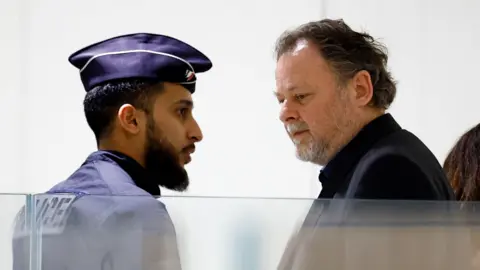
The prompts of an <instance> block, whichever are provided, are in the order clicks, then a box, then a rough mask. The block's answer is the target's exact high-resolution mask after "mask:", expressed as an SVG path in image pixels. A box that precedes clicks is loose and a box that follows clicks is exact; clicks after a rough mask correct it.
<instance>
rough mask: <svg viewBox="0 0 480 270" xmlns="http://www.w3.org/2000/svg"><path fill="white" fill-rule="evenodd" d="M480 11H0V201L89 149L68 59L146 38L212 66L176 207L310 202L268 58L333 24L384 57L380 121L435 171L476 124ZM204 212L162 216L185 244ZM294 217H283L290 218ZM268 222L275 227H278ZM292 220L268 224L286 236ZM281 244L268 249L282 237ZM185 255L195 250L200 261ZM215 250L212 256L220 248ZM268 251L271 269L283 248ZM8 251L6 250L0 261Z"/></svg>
mask: <svg viewBox="0 0 480 270" xmlns="http://www.w3.org/2000/svg"><path fill="white" fill-rule="evenodd" d="M479 12H480V2H478V1H475V0H459V1H457V2H455V4H454V2H453V1H446V0H437V1H427V0H423V1H417V0H405V1H381V0H364V1H355V0H335V1H333V0H331V1H323V2H322V1H319V0H299V1H291V0H290V1H287V0H280V1H279V0H263V1H252V0H245V1H220V0H202V1H186V0H184V1H148V0H137V1H127V0H115V1H113V0H103V1H93V0H82V1H60V0H44V1H33V0H18V1H13V0H3V1H2V2H1V3H0V22H1V23H0V34H1V37H2V40H1V41H2V42H1V43H0V48H1V51H0V54H1V59H2V64H1V65H0V76H1V79H2V80H1V81H2V84H1V89H0V115H1V116H2V120H3V121H2V123H1V129H0V149H2V155H1V156H0V159H1V160H0V164H1V169H0V179H1V181H0V191H1V192H44V191H46V190H48V189H49V188H50V187H51V186H52V185H54V184H55V183H57V182H59V181H62V180H64V179H65V178H67V177H68V176H69V175H70V174H71V173H72V172H73V171H74V170H75V169H76V168H77V167H78V166H79V165H80V164H81V163H82V162H83V161H84V159H85V158H86V156H87V155H88V154H89V153H91V152H92V151H94V150H95V141H94V136H93V134H92V132H91V131H90V130H89V128H88V126H87V124H86V121H85V119H84V115H83V108H82V101H83V97H84V94H85V92H84V90H83V88H82V84H81V82H80V77H79V74H78V70H76V69H75V68H74V67H72V66H70V64H69V63H68V61H67V57H68V56H69V55H70V54H71V53H72V52H74V51H75V50H77V49H80V48H82V47H83V46H85V45H88V44H90V43H93V42H96V41H99V40H102V39H105V38H108V37H112V36H115V35H119V34H126V33H131V32H155V33H163V34H168V35H172V36H175V37H177V38H179V39H182V40H184V41H186V42H189V43H191V44H192V45H194V46H195V47H197V48H199V49H200V50H201V51H203V52H204V53H205V54H207V55H208V56H209V57H210V58H211V59H212V61H213V63H214V67H213V69H212V70H211V71H210V72H208V73H206V74H201V75H199V77H198V79H199V82H198V86H197V92H196V93H195V94H194V99H195V102H196V109H195V113H196V117H197V119H198V121H199V123H200V125H201V127H202V129H203V132H204V135H205V138H204V141H203V142H202V143H201V144H199V145H198V148H197V150H198V151H197V152H196V153H195V155H194V162H192V164H191V165H189V166H188V170H189V173H190V176H191V182H192V185H191V188H190V190H189V191H188V192H187V193H186V195H200V196H248V197H283V198H285V197H300V198H312V197H315V196H316V195H317V194H318V191H319V190H320V186H319V183H318V181H317V174H318V170H319V168H316V167H315V166H313V165H310V164H304V163H301V162H299V161H297V160H296V158H295V156H294V151H293V147H292V144H291V142H290V141H289V139H288V138H287V136H286V135H285V132H284V130H283V127H282V125H281V123H280V121H279V120H278V109H279V107H278V105H277V103H276V101H275V98H274V97H273V95H272V91H273V90H274V87H275V82H274V66H275V62H274V58H273V45H274V42H275V39H276V38H277V37H278V35H279V34H280V33H281V32H282V31H283V30H285V29H286V28H289V27H293V26H296V25H298V24H300V23H304V22H307V21H310V20H316V19H320V18H322V17H325V16H326V17H330V18H343V19H345V21H346V22H347V23H348V24H350V25H351V26H352V27H353V28H354V29H356V30H362V29H364V30H368V31H369V32H370V33H371V34H372V35H373V36H375V37H378V38H380V39H381V40H382V41H383V42H384V43H385V44H386V45H387V46H388V48H389V51H390V65H389V66H390V68H391V70H392V72H393V75H394V76H395V77H396V79H397V80H398V81H399V86H398V96H397V99H396V101H395V102H394V105H393V107H392V108H391V110H390V112H391V113H392V114H393V115H394V117H395V118H396V119H397V120H398V122H399V123H400V124H401V125H402V126H403V127H404V128H407V129H409V130H410V131H412V132H413V133H415V134H416V135H417V136H418V137H420V139H422V140H423V141H424V143H425V144H426V145H427V146H428V147H430V149H431V150H432V151H433V153H434V154H435V155H436V157H437V158H438V159H439V161H440V162H443V160H444V158H445V156H446V154H447V152H448V151H449V149H450V147H451V146H452V145H453V143H454V142H455V140H456V139H457V138H458V136H460V135H461V134H462V133H463V132H464V131H466V130H467V129H469V128H470V127H471V126H473V125H475V124H476V123H477V122H478V121H479V115H480V114H479V108H478V107H479V106H478V100H479V94H478V93H479V91H480V89H479V87H477V85H478V77H479V76H478V74H477V73H478V67H477V65H478V64H477V63H478V62H479V60H480V50H478V47H479V45H480V34H479V32H478V29H479V28H480V19H477V14H478V13H479ZM164 194H173V193H171V192H166V191H164ZM180 205H181V207H180ZM201 205H205V204H198V205H197V204H195V203H194V202H191V203H187V201H185V202H184V203H182V204H175V203H174V204H173V205H172V206H170V209H171V211H172V212H173V214H172V215H173V216H174V219H175V217H177V219H175V220H176V223H182V224H183V227H182V225H178V226H179V227H182V228H183V229H182V230H183V231H185V232H186V231H189V232H190V235H191V234H195V231H196V230H203V229H204V228H207V227H209V226H210V225H208V222H207V223H202V226H204V227H202V226H201V227H199V224H198V220H197V219H194V218H193V217H191V216H189V215H188V214H187V213H194V212H195V211H196V210H195V209H199V211H200V210H201V209H200V208H199V207H201ZM12 207H13V206H12ZM195 207H197V208H195ZM259 207H260V206H259ZM292 207H293V206H292ZM301 209H303V206H302V207H299V208H298V211H294V210H292V209H289V211H287V212H288V213H290V214H292V213H295V212H298V213H299V215H300V213H301V211H300V210H301ZM277 210H278V211H277V212H275V213H272V217H271V220H275V218H276V219H277V221H280V220H287V219H286V218H285V216H282V211H281V208H278V209H277ZM203 211H206V209H203ZM245 211H246V212H248V211H249V208H245ZM206 212H208V211H206ZM210 214H211V215H213V214H214V213H210ZM292 215H293V214H292ZM258 216H259V217H260V216H261V215H260V214H259V215H258ZM297 218H298V217H296V216H295V217H294V216H292V218H291V220H292V221H291V222H290V223H275V222H273V221H272V222H271V223H269V224H276V225H272V226H283V227H282V228H283V229H282V230H284V231H290V230H291V228H293V227H292V226H293V223H294V221H295V220H296V219H297ZM177 220H181V221H177ZM209 222H214V220H213V221H209ZM185 224H188V226H187V225H185ZM2 230H3V229H2ZM4 231H7V228H5V230H4ZM264 232H265V233H267V232H269V233H273V232H272V231H271V228H270V229H268V228H267V229H265V230H264ZM198 233H201V232H200V231H199V232H198ZM5 235H7V234H5ZM5 237H6V236H5ZM282 237H284V238H283V240H277V241H280V242H282V241H284V240H285V241H286V238H287V237H288V235H286V234H285V235H284V236H282ZM1 239H3V238H1ZM5 239H7V238H5ZM193 245H196V246H194V247H190V249H191V250H192V249H193V250H199V249H201V248H205V246H204V245H205V243H200V242H198V243H196V244H195V243H193ZM212 245H213V244H212ZM212 245H210V246H209V251H211V252H212V253H215V252H216V251H215V250H216V249H221V248H222V246H216V247H215V246H212ZM276 248H278V252H277V251H272V252H273V253H274V254H273V255H272V256H273V257H272V258H273V259H272V260H277V257H276V256H279V254H281V251H282V249H283V246H282V245H278V246H276ZM0 249H1V250H3V243H2V247H0ZM9 250H10V246H9V243H8V244H6V245H5V252H2V253H1V254H8V252H9ZM197 259H198V260H201V259H202V258H201V257H197ZM192 260H193V261H195V259H191V258H190V257H189V261H190V262H191V263H192V265H194V264H193V262H192ZM0 261H2V263H4V262H5V263H6V262H9V259H6V260H0ZM8 265H10V263H8ZM8 267H10V266H8ZM210 267H211V268H209V269H215V267H216V266H215V265H210ZM218 267H219V268H218V269H222V268H221V267H225V266H224V265H223V266H220V265H218ZM2 269H4V268H3V267H2ZM5 269H7V268H5Z"/></svg>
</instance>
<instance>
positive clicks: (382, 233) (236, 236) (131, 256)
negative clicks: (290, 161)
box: [2, 194, 480, 270]
mask: <svg viewBox="0 0 480 270" xmlns="http://www.w3.org/2000/svg"><path fill="white" fill-rule="evenodd" d="M3 199H5V198H3ZM19 202H20V201H19ZM17 206H18V208H20V206H21V205H17ZM14 208H15V207H13V208H12V217H13V215H14V211H13V209H14ZM26 209H27V211H25V212H26V213H27V214H21V215H20V216H19V218H17V224H24V225H21V226H19V225H17V227H16V228H25V230H23V231H22V233H19V232H17V230H16V231H15V233H14V234H13V235H14V237H13V239H14V241H13V251H14V252H13V260H14V266H16V268H15V267H14V269H15V270H17V269H35V270H39V269H42V270H46V269H48V270H51V269H62V270H64V269H69V270H72V269H73V270H76V269H115V270H123V269H188V270H194V269H195V270H197V269H209V270H217V269H218V270H220V269H239V270H240V269H242V270H244V269H245V270H246V269H248V270H256V269H262V270H264V269H289V270H290V269H302V270H303V269H332V270H333V269H335V270H337V269H352V270H353V269H355V270H358V269H365V270H367V269H368V270H374V269H389V270H390V269H422V270H425V269H432V270H433V269H445V270H446V269H449V270H451V269H480V267H479V266H480V265H479V264H478V262H477V261H479V262H480V260H479V259H480V256H478V255H477V253H478V252H477V250H480V249H478V248H477V246H480V238H479V237H478V236H479V235H480V234H479V230H478V228H479V227H478V225H479V221H480V220H479V216H478V214H477V212H476V210H475V209H476V204H461V203H457V202H421V201H420V202H413V201H362V200H329V201H322V200H306V199H267V198H213V197H162V198H158V199H154V198H151V197H149V196H145V197H131V196H128V197H127V196H125V197H121V196H117V197H103V196H76V195H68V194H63V195H59V194H57V195H46V194H40V195H35V196H33V197H31V199H28V198H27V207H26ZM28 213H30V215H28ZM29 217H30V218H29ZM33 217H35V218H33ZM12 220H13V218H12ZM29 224H30V225H29ZM22 226H23V227H22ZM29 226H30V227H29ZM5 231H6V232H7V230H5ZM18 231H20V230H18ZM5 237H6V238H7V236H6V234H5ZM6 238H5V240H7V239H6ZM2 243H3V242H2ZM4 254H7V253H4ZM5 256H6V255H5ZM26 258H29V260H26ZM25 261H28V263H24V262H25ZM22 267H26V268H22ZM8 268H9V267H8ZM4 269H7V268H4Z"/></svg>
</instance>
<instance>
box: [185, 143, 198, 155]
mask: <svg viewBox="0 0 480 270" xmlns="http://www.w3.org/2000/svg"><path fill="white" fill-rule="evenodd" d="M182 152H184V153H193V152H195V144H193V143H192V144H190V145H187V146H185V147H184V148H183V149H182Z"/></svg>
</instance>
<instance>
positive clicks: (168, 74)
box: [13, 33, 212, 270]
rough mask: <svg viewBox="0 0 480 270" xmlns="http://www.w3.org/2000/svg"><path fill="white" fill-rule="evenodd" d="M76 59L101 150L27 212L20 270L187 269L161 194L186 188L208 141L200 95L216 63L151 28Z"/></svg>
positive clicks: (19, 238)
mask: <svg viewBox="0 0 480 270" xmlns="http://www.w3.org/2000/svg"><path fill="white" fill-rule="evenodd" d="M69 61H70V63H71V64H72V65H74V66H75V67H76V68H78V69H79V72H80V77H81V80H82V83H83V86H84V88H85V90H86V96H85V100H84V110H85V116H86V119H87V122H88V125H89V126H90V128H91V129H92V131H93V133H94V135H95V138H96V140H97V146H98V151H96V152H94V153H92V154H91V155H90V156H89V157H88V158H87V159H86V161H85V162H84V163H83V164H82V165H81V166H80V168H79V169H78V170H77V171H75V172H74V173H73V174H72V175H71V176H70V177H69V178H68V179H67V180H65V181H63V182H61V183H59V184H57V185H56V186H54V187H53V188H52V189H51V190H50V191H49V192H48V194H47V195H37V196H36V199H37V200H36V205H35V207H33V205H32V207H31V208H35V211H34V213H36V215H34V216H33V217H31V215H29V214H27V213H25V211H22V212H21V213H20V215H19V216H18V219H17V221H18V222H17V223H16V229H15V234H14V245H13V248H14V269H18V270H19V269H27V268H28V267H29V266H30V267H34V266H32V265H31V264H32V262H34V263H36V264H40V265H41V266H42V269H53V270H54V269H179V268H180V262H179V256H178V249H177V246H176V236H175V230H174V228H173V223H172V221H171V219H170V217H169V214H168V212H167V209H166V208H165V205H164V204H162V203H161V202H159V201H158V200H156V197H158V196H160V188H159V186H162V187H164V188H167V189H170V190H176V191H184V190H185V189H186V188H187V187H188V184H189V179H188V175H187V172H186V171H185V169H184V165H185V164H187V163H189V162H190V161H191V155H192V153H193V152H194V151H195V144H196V143H198V142H200V141H201V140H202V132H201V130H200V128H199V126H198V124H197V122H196V121H195V119H194V117H193V114H192V109H193V101H192V94H193V93H194V92H195V84H196V80H197V77H196V74H197V73H201V72H206V71H208V70H209V69H210V68H211V67H212V63H211V61H210V60H209V59H208V58H207V57H206V56H205V55H204V54H203V53H201V52H200V51H198V50H197V49H195V48H193V47H192V46H190V45H188V44H186V43H185V42H182V41H180V40H178V39H175V38H172V37H168V36H164V35H157V34H147V33H136V34H129V35H123V36H118V37H114V38H110V39H107V40H104V41H101V42H98V43H95V44H93V45H90V46H88V47H85V48H83V49H81V50H79V51H77V52H75V53H73V54H72V55H71V56H70V58H69ZM27 209H28V208H27ZM32 232H40V237H37V238H36V239H37V240H41V242H42V243H41V245H40V244H38V243H37V246H36V247H35V248H37V249H38V248H40V249H41V252H40V253H41V255H42V256H41V260H39V261H36V260H33V261H32V260H29V259H28V257H29V256H28V253H29V251H28V250H29V249H31V246H29V241H32V240H31V239H32ZM34 240H35V239H34ZM36 242H38V241H36V240H35V241H33V243H36ZM30 255H32V254H30ZM29 264H30V265H29Z"/></svg>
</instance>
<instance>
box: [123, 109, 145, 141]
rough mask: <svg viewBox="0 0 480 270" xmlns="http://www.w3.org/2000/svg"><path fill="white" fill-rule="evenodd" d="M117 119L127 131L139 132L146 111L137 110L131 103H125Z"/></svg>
mask: <svg viewBox="0 0 480 270" xmlns="http://www.w3.org/2000/svg"><path fill="white" fill-rule="evenodd" d="M117 120H118V123H119V125H120V126H121V127H122V128H123V129H124V130H125V131H126V132H128V133H131V134H138V133H139V132H140V130H141V127H142V124H143V122H144V121H145V113H143V112H142V111H140V110H137V109H136V108H135V107H134V106H132V105H130V104H123V105H122V106H121V107H120V109H118V113H117Z"/></svg>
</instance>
